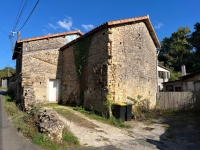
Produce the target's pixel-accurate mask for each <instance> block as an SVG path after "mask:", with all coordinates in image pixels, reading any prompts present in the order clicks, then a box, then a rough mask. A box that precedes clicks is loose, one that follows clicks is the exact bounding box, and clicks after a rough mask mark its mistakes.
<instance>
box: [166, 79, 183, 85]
mask: <svg viewBox="0 0 200 150" xmlns="http://www.w3.org/2000/svg"><path fill="white" fill-rule="evenodd" d="M181 81H183V80H174V81H168V82H163V83H162V84H167V83H174V82H181Z"/></svg>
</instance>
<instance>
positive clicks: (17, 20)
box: [12, 0, 28, 31]
mask: <svg viewBox="0 0 200 150" xmlns="http://www.w3.org/2000/svg"><path fill="white" fill-rule="evenodd" d="M27 2H28V0H26V1H25V2H24V5H23V7H22V9H21V12H20V14H19V15H18V17H17V19H16V23H15V25H14V27H13V30H12V31H15V29H16V27H17V24H18V23H19V20H20V18H21V16H22V14H23V12H24V10H25V8H26V5H27ZM20 7H21V6H20Z"/></svg>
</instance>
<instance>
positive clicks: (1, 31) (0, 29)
mask: <svg viewBox="0 0 200 150" xmlns="http://www.w3.org/2000/svg"><path fill="white" fill-rule="evenodd" d="M0 31H1V32H3V33H4V34H6V35H9V34H8V33H6V32H5V31H4V30H2V29H1V28H0Z"/></svg>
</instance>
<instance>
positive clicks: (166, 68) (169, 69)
mask: <svg viewBox="0 0 200 150" xmlns="http://www.w3.org/2000/svg"><path fill="white" fill-rule="evenodd" d="M158 66H159V67H161V68H163V69H166V70H168V71H171V70H170V69H169V68H167V67H165V66H162V65H159V64H158Z"/></svg>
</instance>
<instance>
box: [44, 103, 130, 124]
mask: <svg viewBox="0 0 200 150" xmlns="http://www.w3.org/2000/svg"><path fill="white" fill-rule="evenodd" d="M45 106H47V107H51V108H53V109H54V110H56V111H57V112H58V113H59V114H61V115H64V116H65V117H66V118H67V119H69V120H70V118H74V120H71V121H76V120H78V119H75V118H76V116H75V115H74V114H73V113H72V112H70V111H69V110H66V109H65V108H59V106H61V105H58V104H47V105H45ZM64 107H68V106H64ZM70 108H71V109H73V110H75V111H78V112H80V113H81V114H83V115H85V116H86V117H88V118H91V119H94V120H97V121H101V122H103V123H106V124H110V125H112V126H115V127H121V128H130V127H131V126H130V125H126V124H124V123H123V122H122V121H121V120H120V119H116V118H115V117H113V116H112V117H110V118H108V119H107V118H106V117H105V116H100V115H97V114H95V113H94V112H92V111H87V110H85V109H84V108H83V107H78V106H77V107H70ZM67 111H68V112H67ZM72 116H73V117H72ZM79 118H80V117H79ZM78 123H79V124H80V123H81V122H80V121H79V122H78Z"/></svg>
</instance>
